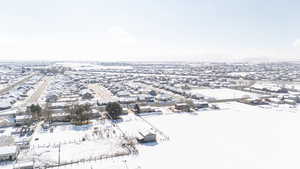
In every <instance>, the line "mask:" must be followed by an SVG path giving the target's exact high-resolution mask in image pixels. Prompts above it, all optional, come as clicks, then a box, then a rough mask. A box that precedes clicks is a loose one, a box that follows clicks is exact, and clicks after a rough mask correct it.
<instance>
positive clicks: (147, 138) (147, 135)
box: [137, 132, 156, 143]
mask: <svg viewBox="0 0 300 169" xmlns="http://www.w3.org/2000/svg"><path fill="white" fill-rule="evenodd" d="M137 141H138V142H140V143H149V142H156V134H154V133H152V132H139V136H138V138H137Z"/></svg>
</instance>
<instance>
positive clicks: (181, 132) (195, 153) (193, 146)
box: [61, 103, 300, 169]
mask: <svg viewBox="0 0 300 169" xmlns="http://www.w3.org/2000/svg"><path fill="white" fill-rule="evenodd" d="M219 105H220V107H221V108H222V109H221V110H214V111H202V112H198V113H197V114H196V115H194V114H188V113H181V114H169V115H160V116H149V117H146V119H147V120H148V121H150V122H151V123H152V124H154V125H155V126H156V127H158V128H159V129H160V130H162V131H164V133H166V134H167V135H168V136H170V141H167V142H162V143H158V144H156V145H155V144H154V145H139V146H138V147H137V148H138V149H139V152H140V153H139V155H138V156H133V157H122V158H118V159H111V160H107V161H106V162H105V160H104V161H99V162H91V163H81V164H78V165H72V166H65V167H61V168H100V167H101V168H102V167H103V168H106V169H112V168H124V169H125V168H126V166H128V168H132V169H137V168H142V169H153V168H176V169H177V168H178V169H182V168H188V169H194V168H195V169H199V168H205V169H216V168H217V169H229V168H230V169H241V168H243V169H261V168H264V169H282V168H289V169H298V168H300V163H299V160H298V153H299V152H300V144H299V142H300V136H299V134H298V133H299V128H300V107H297V108H290V107H288V106H280V107H277V108H271V109H264V108H261V107H255V106H250V105H245V104H242V103H222V104H219ZM124 160H126V164H125V162H124Z"/></svg>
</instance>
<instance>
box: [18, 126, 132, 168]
mask: <svg viewBox="0 0 300 169" xmlns="http://www.w3.org/2000/svg"><path fill="white" fill-rule="evenodd" d="M39 125H40V124H39ZM121 136H122V133H121V132H120V131H119V130H118V129H117V128H116V127H114V126H113V125H112V124H111V123H110V122H109V121H93V124H90V125H84V126H75V125H70V124H69V125H59V126H56V127H54V129H53V132H51V131H50V129H48V130H44V129H42V128H41V127H40V126H39V127H37V129H36V131H35V133H34V134H33V137H32V140H31V142H30V147H31V148H30V150H29V151H25V152H21V155H20V156H19V159H22V160H28V159H30V157H32V156H34V157H35V160H36V161H38V162H41V163H47V164H55V163H57V162H58V154H59V149H60V157H61V158H60V160H61V163H64V162H71V161H73V162H74V161H78V160H82V159H89V158H95V157H101V156H103V155H113V154H116V153H119V154H122V153H123V154H126V153H127V152H128V150H127V149H125V148H124V147H122V143H124V139H123V138H122V137H121Z"/></svg>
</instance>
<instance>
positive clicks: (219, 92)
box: [190, 88, 260, 100]
mask: <svg viewBox="0 0 300 169" xmlns="http://www.w3.org/2000/svg"><path fill="white" fill-rule="evenodd" d="M190 92H191V94H201V95H204V96H205V97H209V98H215V99H217V100H223V99H235V98H244V97H258V96H260V95H259V94H254V93H249V92H243V91H239V90H233V89H225V88H222V89H192V90H190Z"/></svg>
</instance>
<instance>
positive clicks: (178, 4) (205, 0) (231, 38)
mask: <svg viewBox="0 0 300 169" xmlns="http://www.w3.org/2000/svg"><path fill="white" fill-rule="evenodd" d="M271 1H272V2H271ZM271 1H267V2H263V1H259V0H228V1H225V0H202V1H196V0H186V1H183V0H182V1H168V0H166V1H159V0H153V1H139V0H131V1H127V0H119V1H117V0H111V1H104V0H87V1H79V0H51V1H41V0H26V1H24V0H10V1H1V2H0V21H1V22H0V60H88V61H89V60H96V61H251V60H255V61H277V60H299V59H298V58H299V54H300V23H299V21H298V19H299V18H300V12H299V9H298V7H299V6H300V3H299V1H296V0H295V1H276V0H271ZM270 4H272V5H270Z"/></svg>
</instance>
